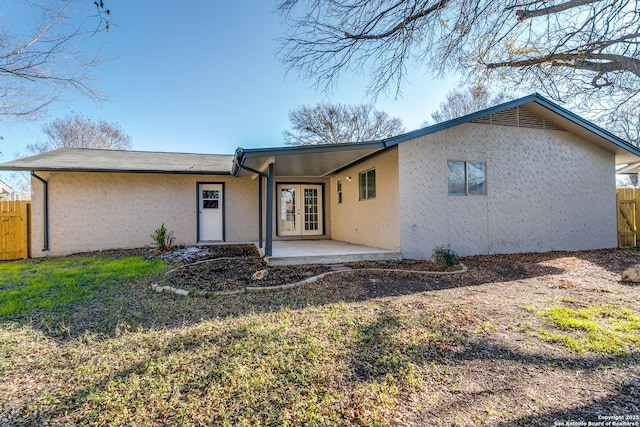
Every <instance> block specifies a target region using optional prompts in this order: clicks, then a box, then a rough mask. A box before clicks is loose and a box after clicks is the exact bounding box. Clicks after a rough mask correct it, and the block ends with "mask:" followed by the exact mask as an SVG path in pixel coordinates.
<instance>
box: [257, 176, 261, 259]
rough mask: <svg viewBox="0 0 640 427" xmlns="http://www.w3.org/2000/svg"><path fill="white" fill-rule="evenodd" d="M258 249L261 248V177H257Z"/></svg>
mask: <svg viewBox="0 0 640 427" xmlns="http://www.w3.org/2000/svg"><path fill="white" fill-rule="evenodd" d="M258 247H260V248H261V247H262V175H258Z"/></svg>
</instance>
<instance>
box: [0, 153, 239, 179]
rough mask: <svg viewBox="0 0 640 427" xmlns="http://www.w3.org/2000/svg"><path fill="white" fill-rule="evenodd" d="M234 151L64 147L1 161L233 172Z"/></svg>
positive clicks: (51, 167)
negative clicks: (217, 152) (231, 153)
mask: <svg viewBox="0 0 640 427" xmlns="http://www.w3.org/2000/svg"><path fill="white" fill-rule="evenodd" d="M233 157H234V156H233V155H219V154H190V153H167V152H162V153H160V152H149V151H123V150H96V149H89V148H61V149H58V150H54V151H50V152H48V153H43V154H38V155H35V156H31V157H25V158H24V159H18V160H13V161H11V162H6V163H1V164H0V169H2V170H15V171H75V172H82V171H84V172H137V173H179V174H207V175H229V174H230V173H231V166H232V165H233Z"/></svg>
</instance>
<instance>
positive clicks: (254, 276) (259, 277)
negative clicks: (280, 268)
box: [251, 269, 269, 280]
mask: <svg viewBox="0 0 640 427" xmlns="http://www.w3.org/2000/svg"><path fill="white" fill-rule="evenodd" d="M267 274H269V270H266V269H262V270H258V271H256V272H255V273H253V274H252V275H251V279H253V280H262V279H264V277H265V276H266V275H267Z"/></svg>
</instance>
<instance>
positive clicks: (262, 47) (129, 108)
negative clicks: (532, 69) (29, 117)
mask: <svg viewBox="0 0 640 427" xmlns="http://www.w3.org/2000/svg"><path fill="white" fill-rule="evenodd" d="M87 1H88V0H87ZM2 4H7V2H6V1H4V0H3V1H0V8H1V7H2ZM106 5H107V6H108V7H109V8H110V9H111V11H112V16H111V21H112V25H111V30H110V31H109V32H108V33H106V34H98V35H96V36H94V37H92V38H91V39H89V40H88V41H87V43H86V46H85V47H84V48H85V49H87V50H89V51H91V50H95V49H97V48H98V47H100V48H101V52H102V55H103V56H104V57H106V58H111V59H110V60H109V61H107V62H106V63H104V64H103V65H102V66H101V67H100V68H99V69H96V70H95V72H94V73H93V76H94V79H95V80H94V81H93V85H92V87H94V88H96V89H98V90H99V91H101V92H103V93H104V94H105V95H106V96H107V97H108V99H107V100H106V101H101V102H96V101H94V100H91V99H88V98H86V97H85V96H83V95H81V94H77V93H68V94H64V95H63V98H62V99H61V101H60V102H58V103H56V104H55V105H53V106H51V108H49V110H48V111H47V112H46V114H45V115H44V116H43V117H42V118H41V119H40V120H38V121H34V122H26V123H8V122H6V121H4V122H0V135H2V136H3V137H4V141H0V151H1V152H2V156H0V162H4V161H8V160H11V159H12V158H13V157H14V154H13V153H15V152H18V151H21V152H24V149H25V146H26V144H28V143H30V142H32V141H34V140H38V139H42V134H41V131H40V129H41V126H42V123H44V122H48V121H51V120H52V119H54V118H56V117H62V116H64V115H66V114H67V113H69V112H71V111H75V112H79V113H82V114H84V115H86V116H88V117H91V118H93V119H104V120H106V121H108V122H116V123H118V124H119V125H120V126H121V127H122V129H123V130H124V131H125V132H127V133H128V134H129V135H131V137H132V141H133V148H134V149H135V150H150V151H175V152H198V153H232V152H233V151H234V150H235V148H236V147H238V146H242V147H245V148H251V147H267V146H280V145H282V144H283V142H282V132H283V131H284V130H285V129H288V128H289V120H288V112H289V111H290V110H292V109H295V108H297V107H298V106H300V105H303V104H306V105H313V104H316V103H317V102H332V103H361V102H366V101H368V99H367V98H366V90H365V89H366V85H367V76H366V75H354V74H350V75H345V76H344V77H343V78H342V79H341V80H340V81H339V83H338V85H337V87H336V88H335V90H334V91H333V93H331V94H324V93H321V92H319V91H318V90H316V89H315V88H314V86H313V83H314V82H313V81H312V80H303V79H300V78H299V76H298V75H297V74H296V73H295V72H289V73H287V70H286V68H285V67H284V66H283V65H282V64H281V63H280V62H279V60H278V58H277V56H276V50H277V48H278V40H277V39H278V38H279V37H281V36H283V35H284V24H282V22H281V18H280V16H279V15H277V14H276V13H274V12H273V8H274V6H275V3H274V2H273V1H268V0H245V1H238V2H231V1H200V2H187V3H179V2H175V1H168V0H158V1H153V2H149V1H147V2H142V1H134V2H132V1H124V0H108V1H107V2H106ZM3 19H5V18H3ZM88 53H89V54H91V53H92V52H88ZM455 84H456V82H455V80H454V79H445V80H437V79H432V78H431V76H429V75H426V74H425V73H424V72H423V71H421V70H414V71H413V72H412V73H411V74H410V75H409V76H408V80H407V82H406V83H405V85H404V86H403V88H402V90H403V96H402V97H400V98H398V99H394V97H393V96H389V97H386V98H385V97H384V96H381V97H379V98H378V100H377V101H376V108H377V109H381V110H384V111H386V112H387V113H389V114H390V115H392V116H397V117H400V118H401V119H402V120H403V122H404V124H405V128H406V130H407V131H408V130H412V129H416V128H418V127H420V125H421V124H422V122H424V121H425V120H427V119H430V114H431V113H432V112H434V111H435V110H436V109H437V107H438V104H439V103H440V102H441V101H442V100H444V98H445V96H446V93H447V92H448V91H449V90H450V89H452V88H454V87H455Z"/></svg>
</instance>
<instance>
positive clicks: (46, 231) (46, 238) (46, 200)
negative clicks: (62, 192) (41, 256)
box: [31, 171, 49, 252]
mask: <svg viewBox="0 0 640 427" xmlns="http://www.w3.org/2000/svg"><path fill="white" fill-rule="evenodd" d="M31 176H32V177H34V178H35V179H37V180H38V181H40V182H41V183H42V185H43V192H42V195H43V198H44V248H42V251H43V252H44V251H48V250H49V183H48V182H47V181H45V180H44V179H43V178H41V177H39V176H38V175H36V173H35V172H34V171H31Z"/></svg>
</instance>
